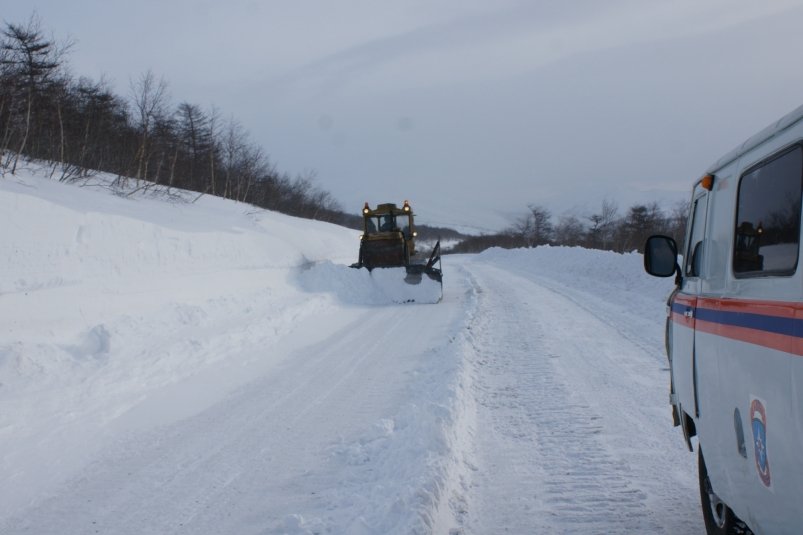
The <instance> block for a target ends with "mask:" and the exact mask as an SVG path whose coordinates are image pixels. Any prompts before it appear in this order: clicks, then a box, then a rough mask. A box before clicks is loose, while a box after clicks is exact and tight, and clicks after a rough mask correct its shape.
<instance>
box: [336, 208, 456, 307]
mask: <svg viewBox="0 0 803 535" xmlns="http://www.w3.org/2000/svg"><path fill="white" fill-rule="evenodd" d="M362 215H363V234H362V236H361V237H360V253H359V259H358V261H357V262H356V263H355V264H352V267H355V268H366V269H368V270H369V271H370V270H373V269H376V268H401V267H403V268H405V270H406V276H405V278H404V280H405V282H406V283H408V284H421V282H422V280H424V277H426V279H427V280H429V281H434V282H436V283H437V284H438V285H439V290H440V289H441V288H442V285H443V272H442V270H441V253H440V251H441V245H440V240H438V242H437V243H436V244H435V247H434V248H433V250H432V253H431V254H430V255H429V259H428V260H426V261H417V259H416V258H414V257H416V256H417V251H416V248H415V240H416V238H417V237H418V233H417V232H416V230H415V223H414V219H413V217H414V216H413V209H412V207H411V206H410V203H409V202H408V201H404V204H403V205H402V207H401V208H399V207H398V206H396V205H395V204H393V203H385V204H380V205H377V207H376V208H371V207H370V206H369V205H368V203H367V202H366V203H365V207H364V208H363V209H362ZM436 265H437V267H436ZM439 299H440V297H439Z"/></svg>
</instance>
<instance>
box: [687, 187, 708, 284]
mask: <svg viewBox="0 0 803 535" xmlns="http://www.w3.org/2000/svg"><path fill="white" fill-rule="evenodd" d="M707 200H708V198H707V196H705V195H703V196H701V197H698V198H697V199H696V200H695V201H694V204H692V207H693V211H692V220H691V232H689V248H688V249H687V250H686V268H685V271H684V273H685V275H686V276H687V277H699V276H700V267H701V265H702V259H703V237H704V236H705V209H706V206H707Z"/></svg>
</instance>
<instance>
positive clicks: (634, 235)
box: [449, 200, 688, 253]
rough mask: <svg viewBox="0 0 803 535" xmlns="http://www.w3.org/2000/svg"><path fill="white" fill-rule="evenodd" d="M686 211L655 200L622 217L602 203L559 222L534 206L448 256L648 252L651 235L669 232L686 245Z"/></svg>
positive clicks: (615, 208) (606, 202)
mask: <svg viewBox="0 0 803 535" xmlns="http://www.w3.org/2000/svg"><path fill="white" fill-rule="evenodd" d="M687 213H688V203H686V202H679V203H677V204H675V205H674V206H673V207H672V208H671V209H670V210H662V209H661V207H660V206H659V204H658V203H656V202H653V203H648V204H634V205H632V206H631V207H630V208H628V209H627V211H626V212H625V213H624V214H621V213H620V212H619V208H618V205H617V204H616V203H615V202H613V201H611V200H604V201H603V202H602V206H601V207H600V209H599V210H598V211H595V212H594V213H592V214H590V215H587V216H585V217H579V216H576V215H571V214H564V215H562V216H560V217H559V218H558V219H557V221H555V218H554V217H553V215H552V213H551V211H550V210H549V209H548V208H545V207H544V206H540V205H535V204H532V205H530V206H529V207H528V210H527V211H526V212H525V213H524V214H523V215H522V216H520V217H519V218H518V219H517V220H516V221H515V222H514V223H513V224H512V225H510V226H509V227H508V228H506V229H505V230H503V231H502V232H499V233H496V234H484V235H480V236H472V237H469V238H466V239H464V240H463V241H461V242H460V243H458V244H457V245H455V246H454V247H452V248H451V249H450V250H449V252H452V253H477V252H480V251H483V250H485V249H488V248H490V247H503V248H506V249H513V248H517V247H537V246H539V245H566V246H581V247H586V248H589V249H604V250H610V251H616V252H619V253H624V252H630V251H638V252H644V242H645V241H646V239H647V237H649V236H650V235H652V234H665V235H667V236H671V237H673V238H675V240H676V241H677V242H678V243H682V242H683V239H684V237H685V234H686V217H687Z"/></svg>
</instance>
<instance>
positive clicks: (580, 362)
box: [466, 262, 702, 533]
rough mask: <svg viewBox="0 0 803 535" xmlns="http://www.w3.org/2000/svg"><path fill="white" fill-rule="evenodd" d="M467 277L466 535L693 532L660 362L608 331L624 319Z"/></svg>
mask: <svg viewBox="0 0 803 535" xmlns="http://www.w3.org/2000/svg"><path fill="white" fill-rule="evenodd" d="M470 267H471V275H472V278H473V280H474V284H475V286H476V287H477V288H478V289H479V290H478V291H480V299H479V305H478V309H479V314H478V320H477V321H476V323H475V324H474V325H473V328H472V339H473V340H474V341H475V351H474V352H473V355H474V357H473V359H472V365H473V368H474V374H475V377H476V378H475V388H474V393H475V398H476V400H477V430H478V431H477V433H475V439H476V440H475V451H476V453H475V455H476V463H475V464H476V467H477V468H476V473H475V475H474V477H472V478H471V481H472V486H471V490H470V492H469V494H468V495H469V500H468V502H469V512H470V514H469V515H468V522H467V527H466V533H697V532H700V530H701V529H702V526H701V523H700V521H699V518H698V516H697V515H695V514H694V513H696V510H697V499H696V495H695V487H694V483H695V481H694V478H693V472H692V471H688V472H684V470H683V469H686V468H689V465H690V464H691V463H690V459H688V454H687V453H686V452H685V451H684V450H682V449H681V448H680V447H678V446H679V445H678V444H677V440H676V439H677V437H675V436H673V434H672V432H671V428H670V427H669V426H668V425H667V417H666V413H667V411H666V407H665V406H664V405H663V404H664V403H665V401H666V392H665V390H664V389H662V388H659V389H656V388H655V385H656V383H660V382H661V380H662V379H665V378H666V376H665V372H664V370H662V363H660V362H656V361H654V360H652V359H650V358H649V356H650V355H645V354H644V350H643V349H642V347H640V344H639V342H640V340H632V339H629V338H628V337H627V336H623V335H622V334H620V333H618V332H616V330H615V328H616V327H615V326H616V323H617V320H618V321H621V320H623V319H624V320H626V318H611V317H609V316H608V315H607V314H606V315H605V316H598V315H596V314H595V313H594V312H592V311H590V310H589V308H587V307H584V306H581V304H578V303H576V302H574V301H573V299H572V298H569V297H567V296H566V295H562V294H561V290H563V289H564V288H563V287H561V286H560V285H557V284H555V283H554V282H552V281H548V280H541V281H540V283H539V279H538V278H537V276H536V274H535V272H533V273H532V274H531V275H530V276H520V275H517V274H514V273H511V271H509V270H506V269H502V268H500V267H499V266H495V265H489V264H486V263H482V262H472V263H471V264H470ZM589 297H591V296H589ZM612 324H613V325H612ZM645 357H646V358H645ZM678 469H680V470H678ZM676 470H678V472H679V473H677V474H676V473H675V471H676ZM676 476H677V477H676Z"/></svg>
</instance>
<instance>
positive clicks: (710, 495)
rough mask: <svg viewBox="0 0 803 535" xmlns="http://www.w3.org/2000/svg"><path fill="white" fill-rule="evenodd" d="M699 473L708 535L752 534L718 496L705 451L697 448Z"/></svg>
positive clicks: (701, 498)
mask: <svg viewBox="0 0 803 535" xmlns="http://www.w3.org/2000/svg"><path fill="white" fill-rule="evenodd" d="M697 471H698V473H699V475H700V502H701V504H702V506H703V520H704V521H705V531H706V533H708V535H740V534H743V533H750V531H749V530H746V529H745V528H746V526H745V525H744V524H743V523H742V522H741V521H740V520H739V518H738V517H737V516H736V515H735V514H734V513H733V511H732V510H731V508H730V507H728V505H727V504H726V503H725V502H723V501H722V500H721V499H720V498H719V496H717V495H716V493H715V492H714V489H713V488H712V487H711V481H710V480H709V479H708V470H707V469H706V467H705V459H704V458H703V450H702V449H701V448H699V447H698V448H697Z"/></svg>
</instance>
